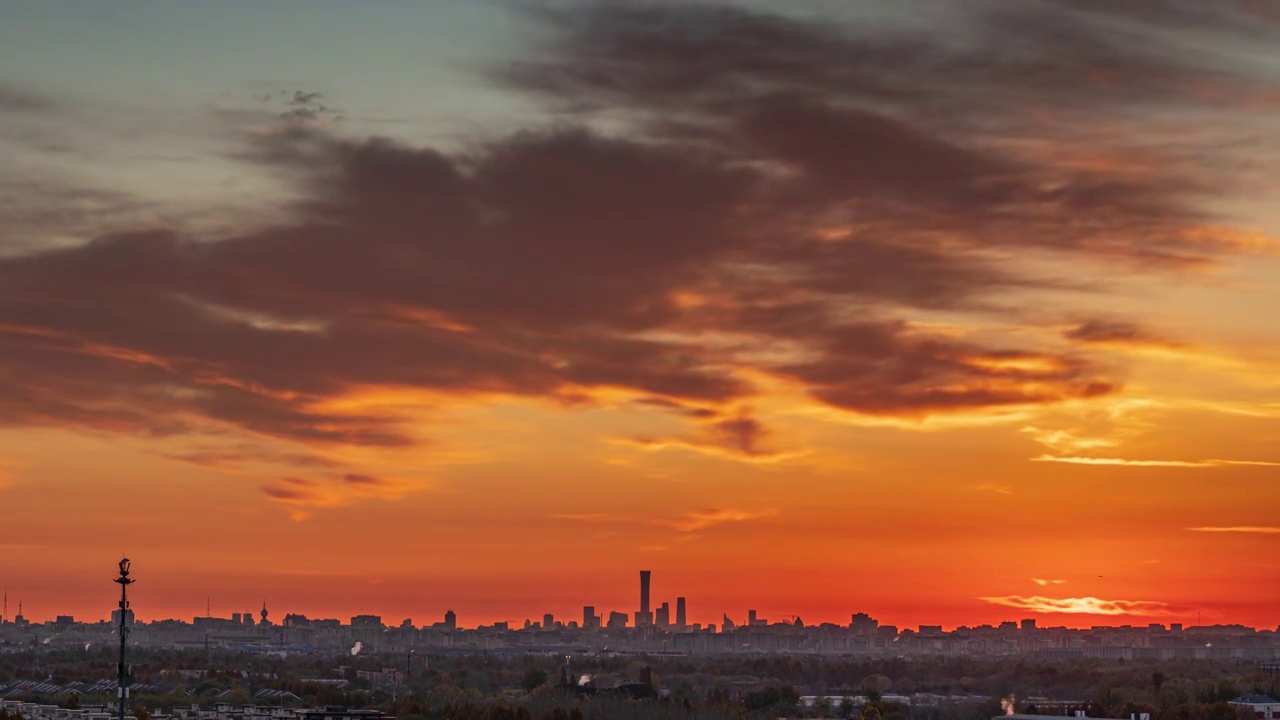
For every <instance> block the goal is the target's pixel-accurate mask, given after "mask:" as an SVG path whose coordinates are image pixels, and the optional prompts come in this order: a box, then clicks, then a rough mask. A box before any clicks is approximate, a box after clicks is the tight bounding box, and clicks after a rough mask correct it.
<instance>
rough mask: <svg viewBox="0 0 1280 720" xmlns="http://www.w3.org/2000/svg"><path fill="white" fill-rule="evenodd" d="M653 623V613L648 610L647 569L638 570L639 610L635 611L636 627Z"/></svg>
mask: <svg viewBox="0 0 1280 720" xmlns="http://www.w3.org/2000/svg"><path fill="white" fill-rule="evenodd" d="M652 624H653V613H651V612H649V571H648V570H641V571H640V612H638V613H636V627H645V626H648V625H652Z"/></svg>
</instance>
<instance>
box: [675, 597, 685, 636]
mask: <svg viewBox="0 0 1280 720" xmlns="http://www.w3.org/2000/svg"><path fill="white" fill-rule="evenodd" d="M686 620H687V618H686V617H685V615H684V598H682V597H678V598H676V627H678V628H682V629H683V628H684V627H686V626H687V625H688V623H687V622H686Z"/></svg>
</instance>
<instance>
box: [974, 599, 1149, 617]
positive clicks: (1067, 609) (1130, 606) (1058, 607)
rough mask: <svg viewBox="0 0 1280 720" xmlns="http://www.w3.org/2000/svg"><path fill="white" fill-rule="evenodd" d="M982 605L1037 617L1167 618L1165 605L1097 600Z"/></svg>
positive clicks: (1003, 601)
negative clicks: (1062, 615)
mask: <svg viewBox="0 0 1280 720" xmlns="http://www.w3.org/2000/svg"><path fill="white" fill-rule="evenodd" d="M978 599H979V600H982V601H984V602H989V603H992V604H994V605H1003V606H1005V607H1011V608H1017V609H1019V610H1027V611H1030V612H1038V613H1063V614H1071V615H1168V614H1170V612H1171V610H1170V608H1169V606H1168V605H1167V604H1166V603H1162V602H1155V601H1152V600H1103V599H1101V598H1096V597H1081V598H1050V597H1041V596H1039V595H1033V596H1031V597H1023V596H1021V595H1005V596H1002V597H981V598H978Z"/></svg>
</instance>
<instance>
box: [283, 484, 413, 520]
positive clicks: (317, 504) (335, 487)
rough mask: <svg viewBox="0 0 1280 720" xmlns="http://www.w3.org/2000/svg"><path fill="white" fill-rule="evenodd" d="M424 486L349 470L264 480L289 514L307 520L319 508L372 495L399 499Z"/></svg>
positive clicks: (351, 501) (346, 503) (339, 504)
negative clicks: (330, 474) (319, 477)
mask: <svg viewBox="0 0 1280 720" xmlns="http://www.w3.org/2000/svg"><path fill="white" fill-rule="evenodd" d="M420 486H421V484H420V483H414V482H410V481H407V480H403V479H399V478H386V477H374V476H372V475H362V474H359V473H346V474H344V475H339V476H337V477H330V478H326V479H324V480H316V479H312V478H305V477H282V478H279V479H277V480H273V481H271V482H268V483H265V484H263V486H262V492H263V494H264V495H266V496H267V497H268V498H270V499H271V500H272V501H273V502H277V503H280V504H282V505H284V506H285V510H286V511H287V512H288V513H289V517H291V518H293V519H294V520H305V519H306V518H307V516H308V515H309V514H310V513H311V511H312V510H313V509H316V508H335V507H343V506H346V505H350V504H351V503H354V502H357V501H359V500H364V499H369V498H377V499H383V500H395V499H398V498H400V497H403V496H404V495H405V494H407V493H408V492H410V491H412V490H414V489H417V488H418V487H420Z"/></svg>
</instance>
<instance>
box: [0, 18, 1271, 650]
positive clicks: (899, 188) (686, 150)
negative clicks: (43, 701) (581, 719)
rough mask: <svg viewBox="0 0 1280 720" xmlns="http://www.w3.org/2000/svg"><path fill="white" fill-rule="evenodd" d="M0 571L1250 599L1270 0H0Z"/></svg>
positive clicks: (33, 598) (953, 595)
mask: <svg viewBox="0 0 1280 720" xmlns="http://www.w3.org/2000/svg"><path fill="white" fill-rule="evenodd" d="M0 6H2V8H3V13H4V17H5V18H6V20H5V22H4V23H0V568H2V569H0V585H3V586H4V588H5V589H6V591H7V594H8V603H9V605H8V608H9V609H8V613H9V615H10V616H12V615H13V614H15V612H16V607H17V603H18V602H22V603H23V611H24V613H25V614H26V616H27V617H29V618H32V619H36V620H40V619H46V618H51V617H52V616H54V615H55V614H66V613H70V614H74V615H75V616H76V617H78V618H84V619H93V618H101V617H106V616H107V615H108V614H109V613H110V610H111V608H112V605H113V603H114V600H113V595H114V592H115V585H114V584H112V583H111V582H110V580H111V577H112V576H113V571H114V567H115V562H116V561H117V560H118V559H119V557H120V556H121V554H122V553H124V554H127V555H128V556H129V557H130V558H131V559H132V560H133V565H134V571H135V575H136V576H137V578H138V580H139V582H138V584H137V585H135V586H133V591H132V593H131V595H132V598H133V604H134V606H135V609H136V611H137V613H138V615H139V617H140V618H141V619H144V620H146V619H155V618H164V617H180V618H190V617H195V616H203V615H204V614H205V608H206V604H208V606H209V607H210V608H211V609H212V612H213V614H214V615H220V616H227V615H229V614H230V613H232V612H246V611H256V610H258V609H259V608H260V607H261V606H262V604H263V603H264V602H265V603H266V605H267V606H268V607H269V608H270V609H271V612H272V613H273V617H275V618H276V619H279V618H280V617H283V614H284V613H286V612H300V613H304V614H307V615H310V616H312V617H340V618H348V617H350V616H351V615H355V614H359V613H375V614H380V615H382V616H383V618H384V621H387V622H389V623H397V624H398V623H399V622H400V621H401V620H402V619H404V618H411V619H412V620H413V621H414V622H416V623H419V624H422V623H430V622H434V621H436V620H438V619H440V618H441V617H442V616H443V613H444V612H445V611H446V610H448V609H453V610H455V611H456V612H457V614H458V620H459V623H460V624H462V625H464V626H474V625H477V624H481V623H491V622H493V621H496V620H508V621H511V622H517V623H518V622H521V621H523V619H524V618H529V617H541V615H542V613H544V612H553V613H555V614H556V615H557V616H558V617H563V618H566V619H569V618H575V617H580V616H581V607H582V606H583V605H593V606H595V607H596V608H597V611H600V612H606V613H607V612H608V611H610V610H620V611H626V612H633V611H634V610H636V609H637V605H638V597H637V595H638V589H637V584H638V583H637V576H636V573H637V571H638V570H640V569H649V570H652V571H653V594H654V601H655V604H656V603H660V602H663V601H667V602H671V603H672V604H674V601H675V598H676V597H677V596H682V597H686V598H688V606H689V617H690V621H691V622H703V623H706V622H713V623H717V624H718V623H719V622H720V621H721V618H722V617H723V616H724V615H726V614H727V615H728V616H730V617H732V618H734V619H735V620H737V621H739V622H741V620H742V619H743V618H745V616H746V614H747V611H748V609H755V610H757V611H758V612H759V613H760V616H761V617H765V618H769V619H782V618H789V617H793V616H799V617H801V618H802V619H803V620H804V621H805V622H807V623H816V622H824V621H831V622H841V623H847V622H848V620H849V616H850V614H851V613H855V612H868V613H870V614H871V615H873V616H874V617H876V618H878V619H880V620H881V621H882V622H884V623H893V624H897V625H900V626H907V627H911V626H915V625H918V624H939V623H941V624H942V625H944V626H945V627H948V628H950V627H955V626H959V625H977V624H982V623H997V622H1000V621H1002V620H1010V619H1020V618H1024V617H1034V618H1037V619H1038V620H1039V621H1040V623H1041V624H1042V625H1067V626H1073V627H1089V626H1093V625H1121V624H1135V625H1145V624H1147V623H1150V622H1161V623H1168V622H1183V623H1186V624H1195V623H1203V624H1209V623H1241V624H1247V625H1251V626H1256V627H1266V628H1275V627H1277V625H1280V616H1278V615H1277V611H1276V608H1277V606H1276V604H1275V597H1276V594H1277V591H1280V561H1277V560H1276V558H1280V517H1278V516H1277V514H1276V508H1277V507H1280V380H1277V378H1280V322H1277V321H1276V315H1277V311H1276V308H1277V307H1280V254H1278V253H1277V249H1278V248H1280V245H1278V244H1277V240H1278V236H1280V181H1277V180H1276V178H1280V172H1278V171H1280V135H1278V134H1277V133H1276V131H1275V128H1274V126H1273V121H1272V118H1274V115H1275V113H1276V112H1277V110H1280V82H1278V80H1280V51H1277V48H1280V42H1277V41H1280V8H1278V7H1277V6H1276V5H1274V4H1272V3H1269V2H1261V1H1258V0H1234V1H1224V2H1220V3H1212V4H1205V3H1200V2H1194V1H1193V0H1185V1H1182V0H1134V1H1133V2H1126V3H1113V2H1109V1H1106V0H1071V1H1068V0H1028V1H1027V2H1020V3H1006V2H996V1H994V0H990V1H988V0H964V1H961V0H954V1H951V2H947V1H944V0H938V1H932V0H927V1H926V0H921V2H918V3H912V4H911V5H910V6H909V7H906V6H904V5H903V4H901V3H889V2H871V1H869V0H868V1H866V2H834V1H832V2H819V1H817V0H814V1H813V2H805V3H792V4H788V6H787V7H786V8H785V9H783V8H779V4H777V3H766V2H745V1H744V2H724V3H700V2H674V1H671V2H664V1H662V0H653V1H652V2H629V1H628V2H608V3H605V2H598V3H596V2H587V1H586V0H562V1H557V0H546V1H543V2H498V1H492V2H471V1H466V2H464V1H463V0H447V1H446V0H440V1H439V2H431V3H420V2H407V1H406V2H390V1H389V2H384V3H379V4H378V5H377V7H376V10H375V9H374V8H371V7H369V6H367V5H358V4H356V3H348V2H327V1H326V2H301V1H289V0H281V1H280V2H273V3H265V4H264V3H257V2H249V1H248V0H226V1H224V2H218V3H166V2H144V1H143V0H120V1H119V2H114V3H110V4H106V3H93V4H90V3H84V2H73V1H71V0H45V1H44V2H39V3H22V2H16V1H13V2H10V1H8V0H4V1H2V2H0Z"/></svg>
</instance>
